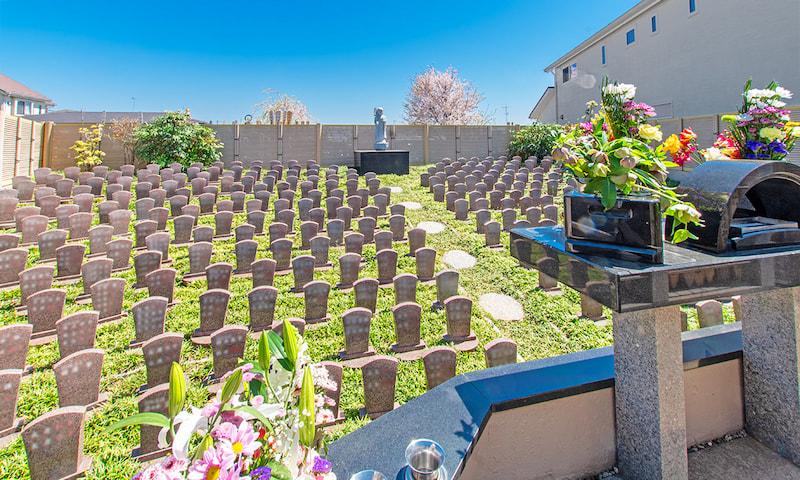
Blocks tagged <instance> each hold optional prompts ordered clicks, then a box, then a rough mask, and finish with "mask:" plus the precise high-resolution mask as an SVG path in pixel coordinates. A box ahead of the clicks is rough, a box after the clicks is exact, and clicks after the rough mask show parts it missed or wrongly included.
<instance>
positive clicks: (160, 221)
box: [149, 207, 169, 231]
mask: <svg viewBox="0 0 800 480" xmlns="http://www.w3.org/2000/svg"><path fill="white" fill-rule="evenodd" d="M149 215H150V218H149V219H150V220H153V221H154V222H156V224H157V226H156V230H158V231H164V230H166V229H167V220H168V219H169V210H167V209H166V208H164V207H155V208H151V209H150V212H149Z"/></svg>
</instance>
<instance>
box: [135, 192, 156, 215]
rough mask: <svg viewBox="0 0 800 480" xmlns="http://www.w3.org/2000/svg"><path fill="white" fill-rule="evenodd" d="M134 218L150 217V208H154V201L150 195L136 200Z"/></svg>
mask: <svg viewBox="0 0 800 480" xmlns="http://www.w3.org/2000/svg"><path fill="white" fill-rule="evenodd" d="M135 207H136V220H148V219H150V210H152V209H154V208H156V202H155V200H153V199H152V198H150V197H147V198H140V199H139V200H136V203H135Z"/></svg>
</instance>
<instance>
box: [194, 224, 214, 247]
mask: <svg viewBox="0 0 800 480" xmlns="http://www.w3.org/2000/svg"><path fill="white" fill-rule="evenodd" d="M192 237H193V239H194V242H195V243H199V242H208V243H212V242H213V241H214V227H212V226H210V225H200V226H197V227H194V229H193V230H192Z"/></svg>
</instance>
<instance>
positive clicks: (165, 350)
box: [139, 332, 183, 391]
mask: <svg viewBox="0 0 800 480" xmlns="http://www.w3.org/2000/svg"><path fill="white" fill-rule="evenodd" d="M182 347H183V335H182V334H180V333H175V332H167V333H161V334H158V335H156V336H155V337H152V338H150V339H149V340H147V341H146V342H144V343H143V344H142V356H143V357H144V366H145V368H146V370H147V383H146V384H145V385H142V386H141V387H140V388H139V391H144V390H147V389H148V388H153V387H155V386H157V385H161V384H164V383H169V375H170V370H171V369H172V363H173V362H176V363H179V362H180V359H181V348H182Z"/></svg>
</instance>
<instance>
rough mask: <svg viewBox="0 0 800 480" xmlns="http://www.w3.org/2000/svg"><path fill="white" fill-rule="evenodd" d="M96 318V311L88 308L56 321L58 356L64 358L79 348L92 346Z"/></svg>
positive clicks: (85, 348)
mask: <svg viewBox="0 0 800 480" xmlns="http://www.w3.org/2000/svg"><path fill="white" fill-rule="evenodd" d="M98 320H99V314H98V312H95V311H94V310H89V311H83V312H77V313H73V314H71V315H67V316H66V317H64V318H62V319H61V320H59V321H57V322H56V332H57V333H58V353H59V356H60V357H61V358H66V357H68V356H70V355H72V354H73V353H76V352H79V351H81V350H88V349H92V348H94V343H95V336H96V334H97V321H98Z"/></svg>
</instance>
